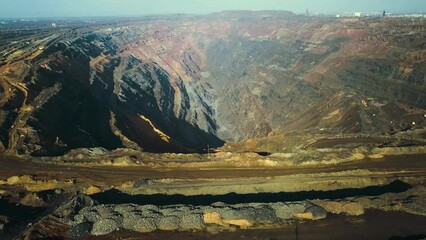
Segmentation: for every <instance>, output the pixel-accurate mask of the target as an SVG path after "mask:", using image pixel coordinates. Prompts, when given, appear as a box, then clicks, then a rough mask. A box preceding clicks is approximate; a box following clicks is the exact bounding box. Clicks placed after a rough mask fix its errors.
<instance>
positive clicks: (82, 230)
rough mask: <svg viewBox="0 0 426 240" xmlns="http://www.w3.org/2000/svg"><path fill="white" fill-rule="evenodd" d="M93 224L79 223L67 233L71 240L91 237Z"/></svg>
mask: <svg viewBox="0 0 426 240" xmlns="http://www.w3.org/2000/svg"><path fill="white" fill-rule="evenodd" d="M92 226H93V224H92V223H91V222H83V223H79V224H77V225H75V226H73V227H71V228H70V230H68V232H67V236H68V237H70V238H82V237H86V236H88V235H90V232H91V231H92Z"/></svg>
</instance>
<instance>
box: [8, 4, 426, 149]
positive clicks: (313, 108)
mask: <svg viewBox="0 0 426 240" xmlns="http://www.w3.org/2000/svg"><path fill="white" fill-rule="evenodd" d="M424 24H425V23H424V21H410V22H406V21H403V20H401V19H385V20H383V21H382V20H380V21H379V20H377V19H357V20H356V21H347V20H345V19H334V20H332V19H329V18H305V17H302V16H296V15H293V14H291V13H287V12H253V13H248V12H231V13H219V14H213V15H208V16H204V17H199V18H195V19H194V18H187V17H177V18H176V19H173V20H170V19H168V18H165V19H158V20H143V19H142V20H140V21H137V22H132V23H127V22H125V23H115V24H111V25H108V26H105V25H93V26H90V27H86V28H85V27H81V28H76V29H69V30H67V29H65V30H63V33H61V34H57V35H55V34H52V36H48V37H46V38H42V39H39V41H38V42H34V43H30V44H29V45H25V44H21V45H17V46H15V47H16V49H17V50H19V51H21V53H22V54H21V55H18V56H22V57H17V54H6V53H9V52H13V51H15V50H14V48H11V49H3V50H2V51H4V53H5V54H3V55H2V57H1V58H0V78H1V79H2V80H1V84H0V93H1V94H0V151H7V152H9V153H12V154H31V155H58V154H63V153H65V152H68V151H69V150H72V149H76V148H94V147H103V148H105V149H107V150H110V149H116V148H119V147H128V148H133V149H139V148H143V149H144V150H146V151H152V152H189V151H202V150H203V149H206V148H208V147H217V146H220V145H222V144H223V143H224V142H226V141H241V140H247V139H251V138H259V137H265V136H268V135H271V134H272V135H274V134H277V133H288V132H294V131H296V132H297V131H311V132H312V131H314V132H315V131H319V129H326V130H327V131H329V132H331V133H339V132H347V133H380V134H382V133H386V132H387V133H395V132H399V131H406V130H407V129H416V128H422V127H424V126H425V124H426V123H425V117H424V116H423V114H424V109H425V107H426V78H425V76H426V67H425V64H424V61H425V60H426V59H425V56H426V54H424V47H422V46H424V44H425V40H424V39H426V38H425V31H422V29H423V30H424V27H425V25H424ZM87 28H89V29H87ZM5 36H9V35H5ZM33 37H34V38H41V36H37V35H34V36H33ZM9 40H10V42H12V41H14V40H16V39H9ZM18 42H19V41H18ZM17 50H16V51H17ZM318 109H319V110H320V111H318ZM413 123H414V124H413Z"/></svg>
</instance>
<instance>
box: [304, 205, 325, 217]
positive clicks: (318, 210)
mask: <svg viewBox="0 0 426 240" xmlns="http://www.w3.org/2000/svg"><path fill="white" fill-rule="evenodd" d="M305 212H311V213H312V215H313V220H317V219H323V218H326V217H327V211H326V210H325V209H324V208H322V207H320V206H317V205H312V206H308V207H307V208H306V209H305Z"/></svg>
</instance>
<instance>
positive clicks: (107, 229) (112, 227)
mask: <svg viewBox="0 0 426 240" xmlns="http://www.w3.org/2000/svg"><path fill="white" fill-rule="evenodd" d="M121 227H122V226H120V225H119V224H118V223H117V222H116V221H115V220H114V219H110V218H105V219H101V220H99V221H97V222H94V223H93V227H92V231H91V233H92V234H93V235H96V236H99V235H106V234H109V233H112V232H114V231H118V230H120V229H121Z"/></svg>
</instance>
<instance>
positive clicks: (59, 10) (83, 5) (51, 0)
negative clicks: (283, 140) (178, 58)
mask: <svg viewBox="0 0 426 240" xmlns="http://www.w3.org/2000/svg"><path fill="white" fill-rule="evenodd" d="M307 8H308V9H309V11H310V12H312V13H336V12H353V11H363V12H365V11H382V10H384V9H385V10H386V11H387V12H413V11H415V12H419V11H423V12H426V0H0V18H2V17H52V16H56V17H58V16H59V17H81V16H139V15H150V14H166V13H195V14H201V13H210V12H218V11H223V10H264V9H274V10H290V11H293V12H296V13H303V12H305V10H306V9H307Z"/></svg>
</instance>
